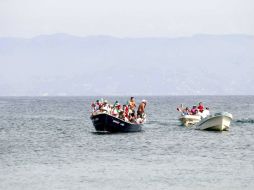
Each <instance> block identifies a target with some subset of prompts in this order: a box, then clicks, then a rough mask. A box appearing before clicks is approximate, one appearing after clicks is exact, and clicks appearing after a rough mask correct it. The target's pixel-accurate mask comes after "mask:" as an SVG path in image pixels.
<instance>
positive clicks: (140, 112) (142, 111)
mask: <svg viewBox="0 0 254 190" xmlns="http://www.w3.org/2000/svg"><path fill="white" fill-rule="evenodd" d="M145 107H146V100H142V102H141V103H140V104H139V106H138V111H137V117H141V118H142V117H143V116H144V114H145Z"/></svg>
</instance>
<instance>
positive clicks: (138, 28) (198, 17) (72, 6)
mask: <svg viewBox="0 0 254 190" xmlns="http://www.w3.org/2000/svg"><path fill="white" fill-rule="evenodd" d="M52 33H68V34H73V35H79V36H87V35H112V36H118V37H145V36H146V37H147V36H169V37H174V36H186V35H193V34H200V33H205V34H232V33H234V34H235V33H240V34H251V35H254V1H253V0H0V37H5V36H17V37H33V36H36V35H39V34H52Z"/></svg>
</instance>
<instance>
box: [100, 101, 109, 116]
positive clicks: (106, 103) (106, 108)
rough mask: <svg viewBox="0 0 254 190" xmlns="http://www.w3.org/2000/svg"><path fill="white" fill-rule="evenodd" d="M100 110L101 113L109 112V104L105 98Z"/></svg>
mask: <svg viewBox="0 0 254 190" xmlns="http://www.w3.org/2000/svg"><path fill="white" fill-rule="evenodd" d="M101 112H103V113H110V106H109V104H108V101H107V100H104V102H103V104H102V107H101Z"/></svg>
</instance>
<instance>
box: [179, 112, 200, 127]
mask: <svg viewBox="0 0 254 190" xmlns="http://www.w3.org/2000/svg"><path fill="white" fill-rule="evenodd" d="M200 120H201V117H200V116H199V115H183V116H180V117H179V121H180V122H181V123H182V125H184V126H186V127H188V126H191V125H194V124H196V123H198V122H199V121H200Z"/></svg>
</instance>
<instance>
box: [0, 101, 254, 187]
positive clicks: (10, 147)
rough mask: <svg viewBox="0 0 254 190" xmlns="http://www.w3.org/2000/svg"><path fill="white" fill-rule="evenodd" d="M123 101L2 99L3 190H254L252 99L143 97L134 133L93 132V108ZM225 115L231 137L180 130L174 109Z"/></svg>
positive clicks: (0, 155)
mask: <svg viewBox="0 0 254 190" xmlns="http://www.w3.org/2000/svg"><path fill="white" fill-rule="evenodd" d="M98 98H104V99H107V100H108V101H109V102H112V103H113V102H114V101H115V100H118V101H119V102H120V103H121V104H124V103H126V101H128V100H129V97H123V96H122V97H117V96H111V97H1V98H0V189H1V190H44V189H47V190H55V189H57V190H58V189H59V190H81V189H82V190H86V189H87V190H104V189H105V190H121V189H124V190H125V189H128V190H132V189H134V190H160V189H174V190H185V189H195V190H199V189H211V190H214V189H216V190H220V189H221V190H235V189H238V190H240V189H241V190H242V189H250V190H252V189H254V96H149V97H141V96H138V97H135V98H136V102H137V103H138V102H140V101H141V100H142V99H146V100H147V101H148V104H147V108H146V113H147V123H146V124H145V125H144V126H143V130H142V132H138V133H118V134H107V133H96V132H95V129H94V127H93V125H92V122H91V120H90V114H91V108H90V105H91V102H93V101H95V100H96V99H98ZM201 101H202V102H203V103H204V105H205V106H206V107H209V108H210V111H211V113H216V112H222V111H227V112H230V113H232V115H233V121H232V123H231V126H230V129H229V131H224V132H212V131H200V130H195V128H194V127H183V126H181V125H180V122H179V121H178V117H179V112H177V110H176V108H177V107H178V106H179V105H180V104H181V103H183V104H184V105H185V106H189V107H191V106H193V105H197V104H198V102H201Z"/></svg>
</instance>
